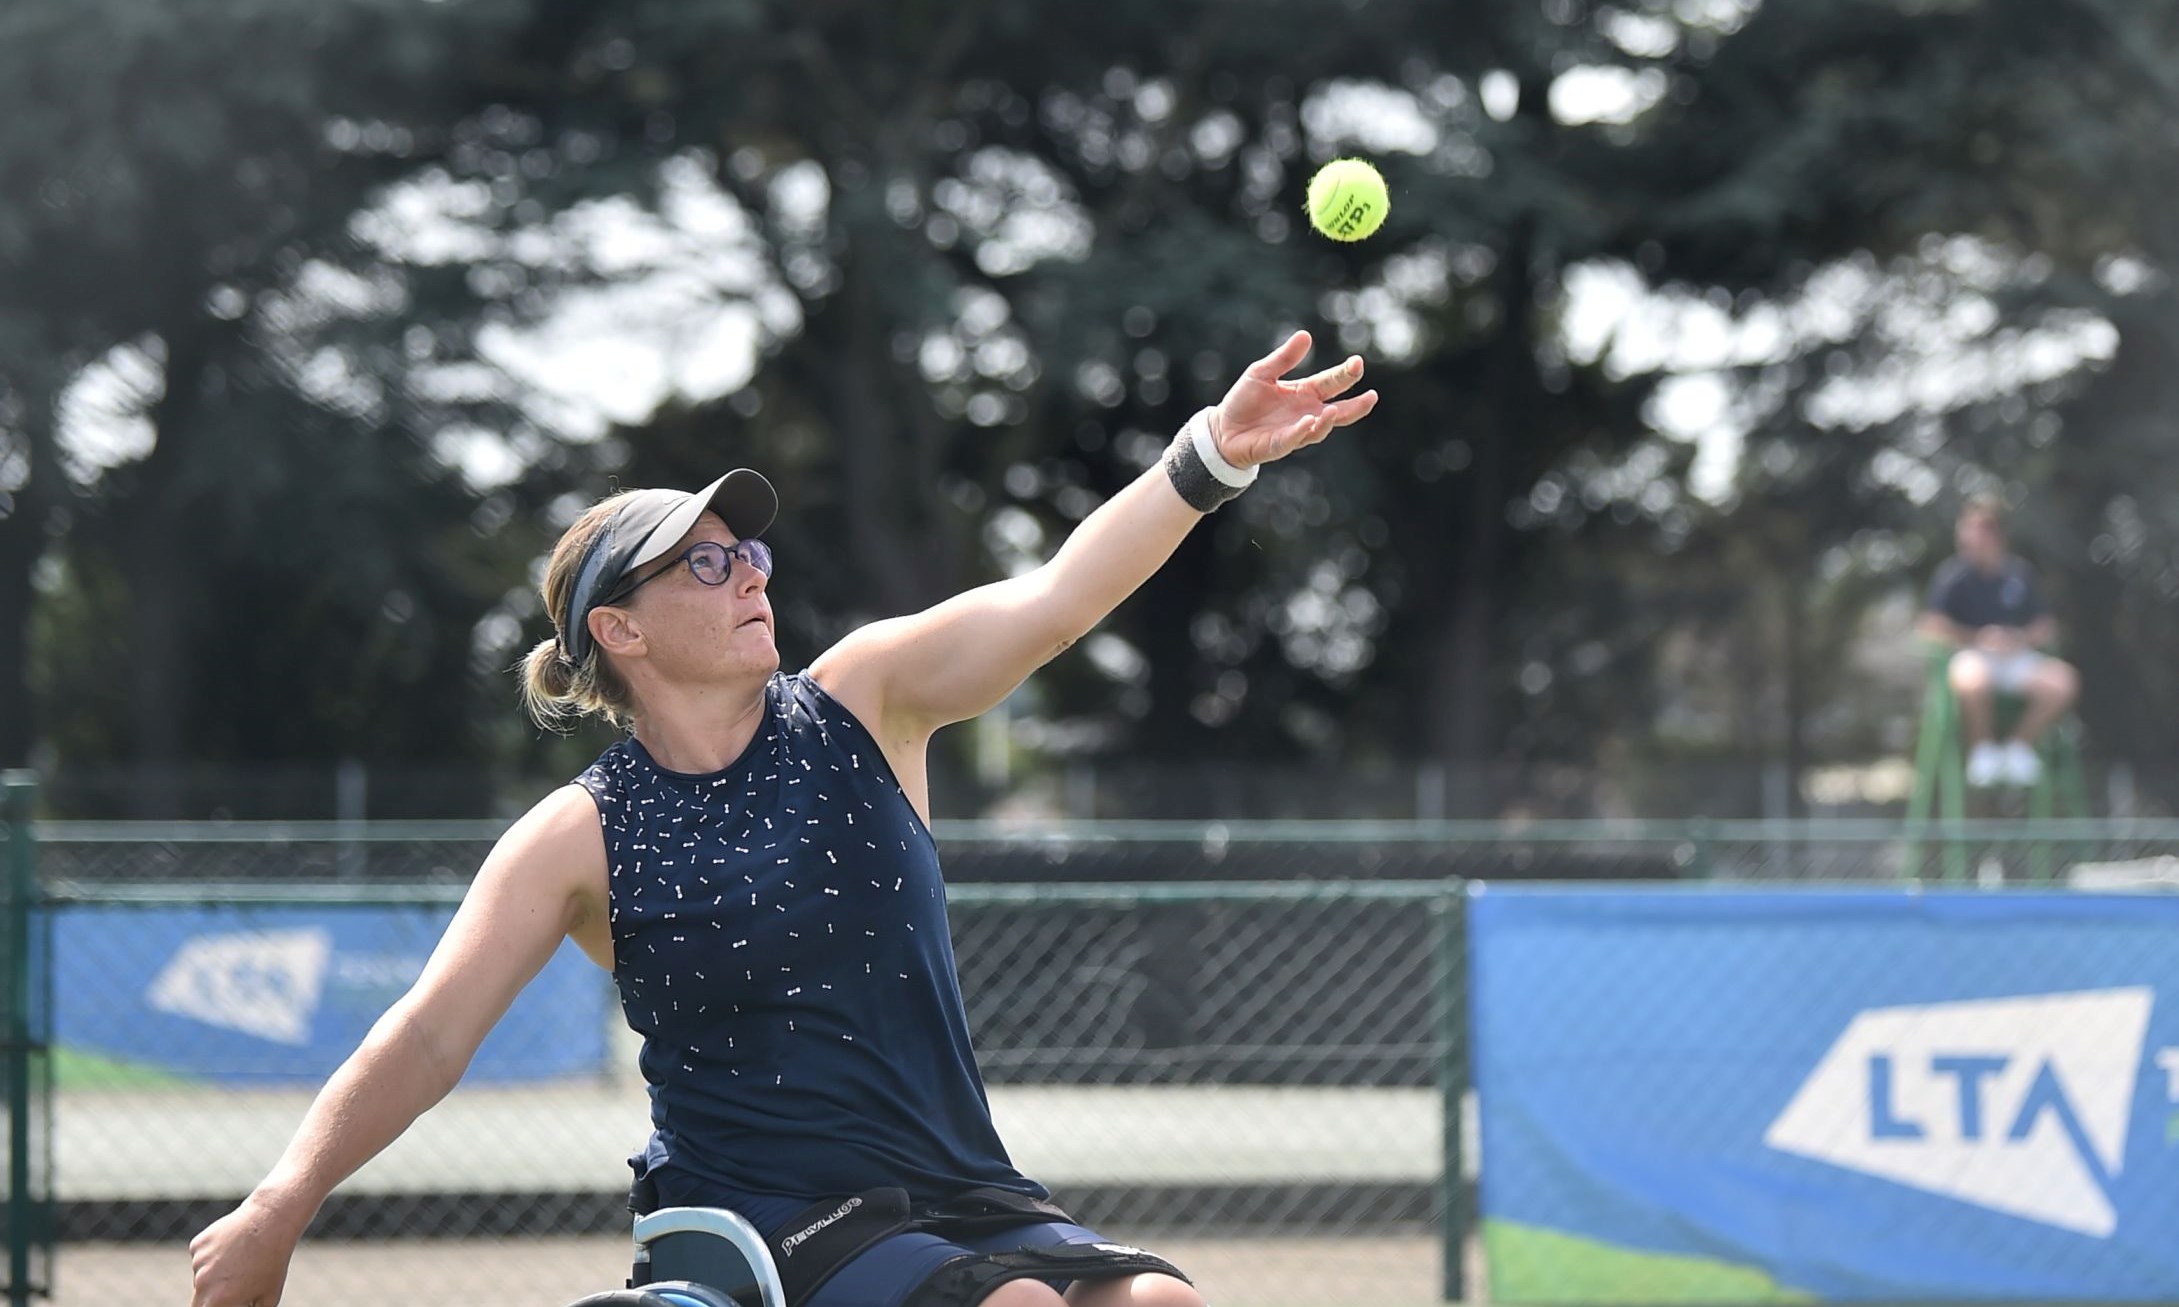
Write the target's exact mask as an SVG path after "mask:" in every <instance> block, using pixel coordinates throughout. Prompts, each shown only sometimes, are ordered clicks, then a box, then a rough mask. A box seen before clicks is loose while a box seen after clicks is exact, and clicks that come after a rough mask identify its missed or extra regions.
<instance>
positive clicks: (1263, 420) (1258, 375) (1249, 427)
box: [1211, 331, 1377, 468]
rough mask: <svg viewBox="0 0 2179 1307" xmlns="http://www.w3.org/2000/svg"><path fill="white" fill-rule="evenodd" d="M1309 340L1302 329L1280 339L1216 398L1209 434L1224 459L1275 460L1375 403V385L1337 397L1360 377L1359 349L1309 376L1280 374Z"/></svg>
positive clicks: (1304, 353) (1239, 462) (1305, 351)
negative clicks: (1283, 340)
mask: <svg viewBox="0 0 2179 1307" xmlns="http://www.w3.org/2000/svg"><path fill="white" fill-rule="evenodd" d="M1309 346H1310V340H1309V333H1308V332H1306V331H1297V332H1295V333H1294V334H1293V335H1291V336H1288V337H1287V338H1286V343H1285V344H1283V345H1281V346H1279V347H1278V348H1277V349H1275V350H1273V351H1271V352H1270V353H1269V354H1267V355H1265V356H1264V357H1262V358H1260V359H1258V360H1256V361H1255V362H1254V363H1251V364H1249V365H1248V370H1247V371H1245V372H1243V373H1242V374H1241V379H1240V380H1239V381H1236V382H1234V383H1233V389H1231V390H1229V391H1227V392H1226V397H1225V398H1224V399H1222V400H1220V401H1219V402H1218V407H1217V408H1216V409H1214V410H1213V411H1212V413H1211V436H1212V438H1213V439H1215V440H1216V441H1217V442H1218V452H1219V453H1221V454H1223V455H1225V457H1226V461H1227V462H1229V463H1231V464H1233V465H1234V466H1235V467H1242V468H1246V467H1254V466H1255V465H1256V464H1258V463H1272V462H1276V461H1278V460H1279V459H1282V458H1285V457H1286V456H1287V455H1288V454H1291V453H1293V452H1294V451H1295V450H1297V449H1300V448H1302V447H1303V446H1305V445H1313V444H1315V443H1316V442H1318V441H1319V440H1322V439H1324V437H1326V436H1328V435H1330V434H1332V431H1333V430H1334V429H1335V428H1338V427H1344V426H1350V425H1352V424H1354V423H1356V422H1359V421H1361V420H1362V418H1363V416H1364V415H1366V414H1367V413H1368V412H1369V411H1370V410H1371V409H1373V408H1375V407H1376V406H1377V392H1376V391H1374V390H1365V391H1363V392H1362V393H1361V394H1359V395H1356V396H1355V397H1354V398H1352V399H1340V398H1339V397H1340V396H1341V395H1343V394H1345V393H1346V392H1347V391H1349V390H1351V389H1353V388H1354V384H1355V383H1356V382H1358V381H1360V380H1361V379H1362V358H1361V356H1360V355H1359V354H1358V355H1355V356H1354V357H1352V358H1349V359H1348V360H1347V361H1346V362H1344V363H1342V364H1340V365H1339V366H1338V367H1335V368H1331V369H1329V370H1327V371H1324V372H1319V373H1317V374H1316V375H1315V376H1313V377H1304V378H1302V379H1301V380H1299V381H1287V380H1283V378H1284V377H1285V375H1286V374H1287V373H1288V372H1291V371H1293V370H1294V368H1296V367H1298V366H1299V365H1300V363H1301V361H1302V360H1303V359H1304V358H1307V357H1308V355H1309Z"/></svg>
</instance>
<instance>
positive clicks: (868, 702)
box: [809, 617, 909, 744]
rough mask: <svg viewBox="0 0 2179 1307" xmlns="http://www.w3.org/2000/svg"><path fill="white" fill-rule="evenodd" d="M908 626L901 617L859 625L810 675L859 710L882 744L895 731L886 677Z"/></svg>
mask: <svg viewBox="0 0 2179 1307" xmlns="http://www.w3.org/2000/svg"><path fill="white" fill-rule="evenodd" d="M908 626H909V624H908V620H907V619H906V618H900V617H889V618H885V619H883V620H881V621H876V622H871V623H868V624H867V625H864V626H858V627H856V628H855V629H854V630H852V631H850V632H848V633H847V634H846V635H844V636H842V637H841V638H840V641H839V643H837V644H835V645H833V646H832V647H831V648H830V649H827V650H825V652H824V653H823V654H821V655H819V656H818V658H817V661H816V662H813V663H811V664H810V669H809V677H810V679H811V680H813V681H815V682H817V684H818V685H819V686H820V687H822V688H823V689H824V692H825V693H826V694H829V695H831V696H832V697H833V698H834V699H835V700H837V701H838V702H839V704H840V706H841V707H843V708H845V709H847V710H848V711H849V712H851V713H853V714H855V719H856V720H857V721H859V722H861V723H862V724H863V726H864V728H865V729H867V730H868V731H869V732H870V733H871V734H872V735H874V736H876V737H877V739H878V740H879V742H880V743H881V744H889V743H890V742H891V740H890V737H891V736H892V735H893V734H894V732H893V730H892V728H891V725H890V724H889V723H888V722H887V720H886V717H887V712H886V702H885V700H886V693H885V691H886V677H887V675H888V673H889V671H890V669H891V665H892V660H893V659H894V657H895V656H896V655H897V652H898V650H899V647H900V644H901V642H902V641H903V640H905V639H907V638H908V633H909V632H908Z"/></svg>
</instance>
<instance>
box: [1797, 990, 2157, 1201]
mask: <svg viewBox="0 0 2179 1307" xmlns="http://www.w3.org/2000/svg"><path fill="white" fill-rule="evenodd" d="M2152 999H2153V994H2152V991H2150V990H2149V989H2147V988H2146V987H2142V988H2128V989H2103V990H2089V991H2084V992H2080V993H2072V994H2039V995H2034V996H2031V997H2026V998H1999V999H1975V1000H1970V1001H1967V1002H1961V1003H1931V1004H1927V1005H1925V1006H1918V1007H1887V1008H1872V1009H1870V1010H1869V1011H1867V1012H1863V1013H1862V1014H1861V1015H1859V1016H1857V1017H1855V1018H1854V1019H1853V1021H1852V1022H1851V1023H1849V1024H1848V1025H1847V1027H1846V1031H1845V1033H1844V1034H1841V1035H1840V1036H1839V1037H1838V1041H1837V1042H1836V1043H1834V1044H1832V1045H1831V1051H1830V1052H1828V1053H1825V1054H1824V1057H1823V1061H1822V1062H1820V1063H1818V1064H1817V1066H1816V1069H1815V1071H1814V1072H1813V1073H1811V1074H1810V1075H1809V1077H1808V1080H1807V1082H1806V1083H1804V1084H1803V1085H1802V1086H1801V1088H1800V1091H1799V1092H1798V1093H1796V1094H1795V1095H1794V1096H1793V1101H1792V1102H1791V1103H1788V1104H1787V1105H1786V1110H1785V1111H1783V1112H1781V1113H1779V1115H1778V1119H1777V1120H1776V1121H1774V1122H1772V1123H1771V1127H1770V1130H1769V1132H1768V1133H1766V1134H1765V1135H1764V1136H1763V1142H1764V1143H1766V1144H1768V1145H1770V1146H1771V1147H1772V1148H1775V1149H1778V1150H1780V1151H1781V1152H1788V1153H1797V1154H1799V1155H1801V1156H1803V1157H1812V1158H1815V1159H1817V1160H1818V1161H1823V1162H1830V1163H1832V1164H1833V1165H1836V1166H1842V1167H1845V1168H1847V1169H1848V1170H1853V1171H1860V1172H1863V1173H1865V1174H1868V1175H1874V1176H1879V1177H1881V1178H1883V1179H1886V1180H1893V1181H1897V1182H1898V1183H1900V1184H1903V1185H1911V1186H1912V1187H1914V1188H1916V1189H1923V1190H1927V1191H1928V1192H1930V1193H1935V1194H1943V1195H1945V1196H1946V1197H1950V1198H1957V1199H1960V1200H1962V1201H1964V1202H1969V1203H1973V1204H1975V1205H1976V1206H1978V1207H1985V1208H1988V1209H1990V1210H1991V1211H1996V1212H2004V1213H2007V1214H2008V1215H2012V1216H2019V1217H2024V1218H2026V1219H2028V1220H2030V1221H2037V1222H2040V1223H2042V1224H2044V1225H2053V1226H2057V1227H2059V1228H2060V1229H2064V1230H2072V1231H2076V1232H2078V1233H2080V1234H2087V1235H2094V1236H2096V1237H2098V1238H2108V1237H2110V1235H2111V1233H2112V1232H2113V1231H2114V1230H2115V1229H2116V1228H2117V1226H2118V1213H2117V1212H2116V1211H2115V1210H2114V1209H2113V1208H2112V1206H2111V1197H2110V1185H2111V1182H2112V1181H2113V1180H2115V1179H2116V1178H2117V1177H2118V1174H2119V1170H2120V1168H2121V1167H2122V1166H2123V1165H2124V1164H2125V1158H2126V1128H2127V1121H2128V1118H2129V1117H2130V1115H2131V1111H2130V1109H2131V1108H2132V1106H2133V1098H2134V1082H2135V1077H2136V1076H2137V1075H2138V1074H2139V1073H2140V1069H2141V1053H2142V1043H2143V1041H2144V1039H2145V1038H2146V1037H2147V1034H2148V1028H2149V1007H2150V1004H2151V1002H2152Z"/></svg>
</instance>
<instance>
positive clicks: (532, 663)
mask: <svg viewBox="0 0 2179 1307" xmlns="http://www.w3.org/2000/svg"><path fill="white" fill-rule="evenodd" d="M632 493H633V492H632V491H627V490H623V491H620V492H618V493H617V494H612V495H607V496H606V497H605V498H603V499H601V500H599V501H598V502H597V503H595V504H592V505H591V506H590V507H589V508H587V509H584V510H583V515H582V516H581V517H578V518H576V519H575V521H574V523H573V524H572V525H570V526H569V527H568V529H567V530H565V531H563V532H561V533H560V542H559V543H558V544H556V545H554V546H553V547H552V558H551V559H550V560H549V561H547V562H546V564H545V579H544V580H543V581H542V582H540V583H539V585H538V587H537V590H538V593H539V594H540V595H542V596H543V597H544V600H545V612H546V613H547V614H548V615H550V616H551V618H552V623H553V629H554V630H555V631H556V632H558V631H559V625H560V615H561V614H562V613H564V612H565V611H566V610H567V599H568V591H569V590H570V589H571V588H572V587H573V586H574V584H575V570H576V569H577V568H578V567H580V566H581V565H582V561H583V554H584V552H585V551H587V550H588V549H589V548H590V543H591V541H593V540H595V539H597V536H598V532H600V531H602V530H604V529H605V524H606V522H607V521H608V520H609V519H610V518H611V517H612V516H613V512H614V510H615V509H617V508H618V507H620V499H621V496H622V495H627V494H632ZM564 634H565V633H564V632H563V633H560V635H556V636H555V638H553V639H550V640H545V641H542V642H541V643H539V644H538V645H537V647H536V648H534V649H532V650H530V651H529V653H528V654H526V655H525V656H524V657H523V659H522V662H521V664H520V665H521V669H522V706H523V707H524V708H526V709H528V710H529V714H530V720H531V721H534V722H536V723H537V724H538V725H539V726H542V727H543V728H545V729H546V730H548V731H570V730H573V729H574V728H575V727H576V726H577V725H579V724H580V723H581V721H582V719H583V718H585V717H593V716H595V717H603V718H604V719H605V720H606V721H608V722H611V723H612V724H613V725H614V726H617V727H621V728H622V729H626V728H627V727H628V725H629V724H630V723H631V722H633V721H634V720H635V696H634V695H632V694H630V693H629V692H628V683H627V682H626V681H623V680H622V679H621V678H620V675H619V674H618V673H617V672H615V671H614V670H613V665H612V664H611V663H609V662H607V661H606V658H605V651H604V650H602V649H599V648H598V647H596V646H595V645H593V646H592V647H591V650H590V656H589V657H588V658H586V659H584V660H583V662H582V663H581V664H580V665H577V664H575V663H571V662H569V661H568V660H567V658H566V656H565V651H564V650H565V646H564V645H563V644H562V642H561V638H560V636H561V635H564Z"/></svg>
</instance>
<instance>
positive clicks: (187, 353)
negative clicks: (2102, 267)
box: [114, 322, 246, 818]
mask: <svg viewBox="0 0 2179 1307" xmlns="http://www.w3.org/2000/svg"><path fill="white" fill-rule="evenodd" d="M164 338H165V340H166V343H167V358H166V393H165V394H164V395H162V396H161V397H160V399H159V401H158V403H157V404H155V405H153V407H152V411H151V420H152V426H153V430H154V431H155V433H156V435H155V443H154V444H153V446H152V450H151V453H150V454H149V455H147V456H146V457H145V459H144V461H143V462H142V463H141V464H140V465H139V466H138V467H137V469H136V474H137V475H136V481H135V486H134V491H133V493H131V494H130V495H129V496H128V498H127V502H126V503H125V504H123V505H117V511H116V513H115V519H114V520H115V524H116V526H117V528H118V529H117V532H116V538H117V541H118V543H119V545H120V550H121V557H120V570H121V574H122V576H123V577H124V578H125V579H126V580H127V582H128V586H129V604H130V609H129V617H130V621H131V622H132V624H133V629H132V630H131V632H130V636H129V639H130V643H131V644H132V645H133V646H134V647H135V649H136V651H137V652H136V656H135V657H133V658H131V659H130V660H129V678H130V679H129V702H130V708H131V716H132V718H133V721H134V726H135V732H134V743H135V758H134V769H135V772H136V780H135V782H134V784H133V785H131V787H130V796H129V804H130V808H131V810H132V812H133V814H134V815H135V816H137V817H140V818H171V817H180V816H184V815H187V814H185V813H184V812H183V811H182V802H183V787H182V770H183V766H184V761H185V760H184V754H185V749H184V747H183V745H184V741H185V740H186V739H187V736H188V726H187V723H188V688H189V680H190V676H189V671H190V668H191V666H192V664H193V662H194V655H195V652H196V651H195V650H194V649H193V648H192V647H191V642H190V639H189V634H188V629H187V627H188V615H189V614H188V608H187V604H188V596H189V594H190V592H191V587H190V586H189V583H188V580H187V573H186V562H185V560H186V556H187V553H188V550H187V547H186V543H185V542H186V541H187V539H188V530H187V522H188V512H189V507H190V505H189V500H190V498H191V497H192V491H191V486H190V468H189V464H190V462H191V459H192V455H193V454H194V452H195V450H196V447H197V443H198V440H199V432H198V429H197V428H198V425H199V424H200V423H201V422H202V420H203V412H204V403H203V400H204V393H205V388H206V386H207V385H208V384H210V383H211V382H212V381H213V380H214V379H215V378H217V377H218V376H219V375H220V373H219V371H218V369H219V367H220V364H221V360H222V359H223V358H224V357H225V355H226V353H227V351H225V350H224V349H223V348H222V346H223V345H224V344H225V343H226V341H227V340H228V339H229V334H228V333H227V332H226V331H224V330H218V329H215V328H213V327H212V326H210V325H209V324H205V323H198V322H185V323H184V324H183V325H182V326H181V327H179V328H178V329H175V330H171V331H168V332H166V333H164ZM245 638H246V636H245Z"/></svg>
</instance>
